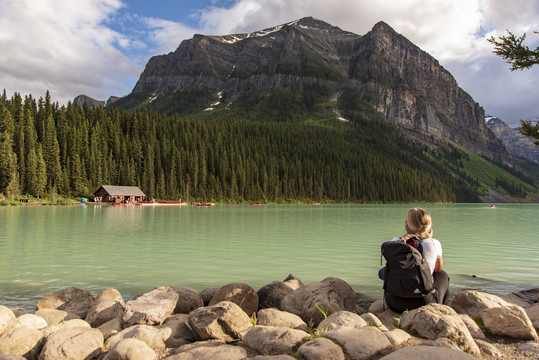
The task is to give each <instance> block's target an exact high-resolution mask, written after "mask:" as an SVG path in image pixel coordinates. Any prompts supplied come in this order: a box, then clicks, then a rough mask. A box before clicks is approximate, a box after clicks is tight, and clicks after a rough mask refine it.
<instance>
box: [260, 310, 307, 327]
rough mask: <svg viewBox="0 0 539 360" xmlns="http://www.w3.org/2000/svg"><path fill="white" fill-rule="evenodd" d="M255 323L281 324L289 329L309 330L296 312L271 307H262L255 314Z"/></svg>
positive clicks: (265, 324) (266, 324)
mask: <svg viewBox="0 0 539 360" xmlns="http://www.w3.org/2000/svg"><path fill="white" fill-rule="evenodd" d="M257 325H264V326H283V327H288V328H291V329H297V330H303V331H309V327H308V326H307V324H305V321H303V320H301V318H300V317H299V316H297V315H296V314H292V313H289V312H286V311H281V310H277V309H273V308H268V309H262V310H260V311H259V312H258V314H257Z"/></svg>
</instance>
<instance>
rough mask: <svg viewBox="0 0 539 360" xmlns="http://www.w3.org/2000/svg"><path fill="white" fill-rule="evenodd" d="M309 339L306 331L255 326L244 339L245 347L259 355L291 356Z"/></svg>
mask: <svg viewBox="0 0 539 360" xmlns="http://www.w3.org/2000/svg"><path fill="white" fill-rule="evenodd" d="M308 337H309V334H307V333H306V332H305V331H302V330H295V329H290V328H287V327H276V326H254V327H252V328H251V329H250V330H249V331H247V333H246V334H245V336H244V338H243V344H244V346H245V347H247V348H249V349H252V350H254V351H256V352H257V353H259V354H291V353H293V352H294V351H296V350H297V349H298V347H299V345H300V344H301V343H302V342H303V341H305V340H306V339H307V338H308Z"/></svg>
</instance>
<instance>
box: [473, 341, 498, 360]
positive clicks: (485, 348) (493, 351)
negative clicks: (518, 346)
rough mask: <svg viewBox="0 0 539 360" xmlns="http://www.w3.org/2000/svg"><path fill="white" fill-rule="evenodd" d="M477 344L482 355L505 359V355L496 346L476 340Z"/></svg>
mask: <svg viewBox="0 0 539 360" xmlns="http://www.w3.org/2000/svg"><path fill="white" fill-rule="evenodd" d="M475 343H476V344H477V346H478V347H479V350H481V355H487V356H490V357H493V358H494V359H502V358H503V355H502V353H501V352H500V350H498V349H497V348H496V346H494V345H492V344H490V343H488V342H486V341H485V340H481V339H475Z"/></svg>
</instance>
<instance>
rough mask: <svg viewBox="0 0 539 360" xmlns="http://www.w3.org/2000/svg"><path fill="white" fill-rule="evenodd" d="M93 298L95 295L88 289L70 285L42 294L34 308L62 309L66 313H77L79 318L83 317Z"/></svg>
mask: <svg viewBox="0 0 539 360" xmlns="http://www.w3.org/2000/svg"><path fill="white" fill-rule="evenodd" d="M94 299H95V295H93V294H92V293H90V292H89V291H86V290H82V289H79V288H76V287H70V288H67V289H63V290H60V291H57V292H55V293H51V294H46V295H45V296H43V297H42V298H41V299H40V300H39V301H38V302H37V305H36V310H41V309H58V310H64V311H66V312H68V313H73V314H77V316H79V317H80V318H81V319H84V318H85V317H86V314H87V313H88V310H89V309H90V306H91V305H92V302H93V301H94Z"/></svg>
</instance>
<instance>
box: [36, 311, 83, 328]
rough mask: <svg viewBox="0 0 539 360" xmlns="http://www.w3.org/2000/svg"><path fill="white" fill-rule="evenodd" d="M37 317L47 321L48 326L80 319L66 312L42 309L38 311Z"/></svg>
mask: <svg viewBox="0 0 539 360" xmlns="http://www.w3.org/2000/svg"><path fill="white" fill-rule="evenodd" d="M36 315H37V316H39V317H41V318H43V319H45V321H46V322H47V325H49V326H51V325H56V324H59V323H62V322H64V321H68V320H73V319H80V317H79V316H78V315H77V314H73V313H68V312H67V311H64V310H58V309H41V310H38V311H36Z"/></svg>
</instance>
